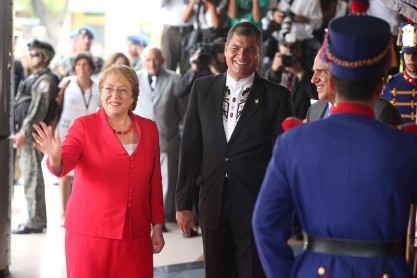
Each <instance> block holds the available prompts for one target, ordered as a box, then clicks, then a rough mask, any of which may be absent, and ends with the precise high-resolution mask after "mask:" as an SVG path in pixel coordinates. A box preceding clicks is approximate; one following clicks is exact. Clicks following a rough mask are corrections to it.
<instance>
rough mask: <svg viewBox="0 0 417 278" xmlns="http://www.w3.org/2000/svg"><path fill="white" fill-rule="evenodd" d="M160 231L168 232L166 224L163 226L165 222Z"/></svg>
mask: <svg viewBox="0 0 417 278" xmlns="http://www.w3.org/2000/svg"><path fill="white" fill-rule="evenodd" d="M162 232H163V233H167V232H169V230H168V229H167V226H165V224H163V225H162Z"/></svg>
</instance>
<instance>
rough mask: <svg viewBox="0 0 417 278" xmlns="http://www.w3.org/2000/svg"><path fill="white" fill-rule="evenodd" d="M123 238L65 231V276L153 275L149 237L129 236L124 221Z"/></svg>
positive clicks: (130, 277)
mask: <svg viewBox="0 0 417 278" xmlns="http://www.w3.org/2000/svg"><path fill="white" fill-rule="evenodd" d="M126 223H127V225H125V232H124V235H123V239H121V240H119V239H109V238H102V237H94V236H88V235H82V234H77V233H71V232H69V231H67V232H66V234H65V253H66V261H67V277H68V278H96V277H100V278H113V277H114V278H116V277H117V278H118V277H124V278H138V277H141V278H142V277H143V278H148V277H153V248H152V240H151V237H150V236H149V237H142V238H138V239H130V234H129V233H128V232H127V231H129V230H130V229H129V227H128V226H129V224H128V223H129V221H126Z"/></svg>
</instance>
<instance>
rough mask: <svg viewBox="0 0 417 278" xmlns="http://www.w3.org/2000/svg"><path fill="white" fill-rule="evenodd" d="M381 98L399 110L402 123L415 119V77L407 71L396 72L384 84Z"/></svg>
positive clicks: (416, 103) (416, 101) (416, 98)
mask: <svg viewBox="0 0 417 278" xmlns="http://www.w3.org/2000/svg"><path fill="white" fill-rule="evenodd" d="M382 97H383V98H385V99H386V100H389V101H391V103H392V104H393V105H394V106H395V108H397V110H398V112H400V114H401V117H402V118H403V121H404V123H415V122H416V119H417V115H416V108H417V79H414V78H412V77H411V76H410V75H409V74H408V73H407V71H404V72H402V73H398V74H396V75H395V76H394V77H393V78H392V79H391V80H390V81H389V82H388V83H387V85H386V86H385V89H384V92H383V96H382Z"/></svg>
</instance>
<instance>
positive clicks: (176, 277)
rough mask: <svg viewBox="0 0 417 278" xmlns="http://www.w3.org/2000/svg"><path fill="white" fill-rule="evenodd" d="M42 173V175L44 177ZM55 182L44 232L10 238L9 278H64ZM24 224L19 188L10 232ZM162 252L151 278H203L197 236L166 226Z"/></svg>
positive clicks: (50, 183) (49, 189)
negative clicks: (188, 235)
mask: <svg viewBox="0 0 417 278" xmlns="http://www.w3.org/2000/svg"><path fill="white" fill-rule="evenodd" d="M46 172H47V170H46V171H44V173H46ZM55 181H56V179H55V178H53V177H52V176H50V175H49V174H46V175H45V182H46V189H45V191H46V203H47V214H48V229H47V231H46V232H45V233H43V234H32V235H12V237H11V265H10V268H9V269H10V272H11V274H10V277H11V278H64V277H66V271H65V253H64V235H65V230H64V228H62V227H61V223H60V222H61V220H60V199H59V188H58V186H56V185H53V184H54V182H55ZM25 220H26V200H25V198H24V194H23V187H22V186H21V185H17V186H14V196H13V201H12V229H14V228H16V227H17V225H18V224H19V223H23V222H24V221H25ZM167 228H168V230H169V232H167V233H164V238H165V242H166V244H165V248H164V249H163V250H162V252H161V253H160V254H157V255H154V266H155V268H154V275H155V278H201V277H204V269H203V261H202V254H203V246H202V241H201V236H198V237H194V238H184V237H183V236H182V233H181V231H180V229H179V228H178V226H177V225H176V224H175V223H167ZM292 244H295V246H293V249H294V252H295V253H298V252H300V251H301V248H302V246H301V244H302V243H301V242H295V243H292Z"/></svg>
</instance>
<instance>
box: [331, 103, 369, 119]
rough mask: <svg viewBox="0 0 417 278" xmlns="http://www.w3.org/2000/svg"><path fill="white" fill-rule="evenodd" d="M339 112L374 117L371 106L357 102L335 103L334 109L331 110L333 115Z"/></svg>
mask: <svg viewBox="0 0 417 278" xmlns="http://www.w3.org/2000/svg"><path fill="white" fill-rule="evenodd" d="M339 113H348V114H356V115H361V116H365V117H369V118H371V119H375V116H374V111H372V109H371V108H369V107H368V106H365V105H362V104H357V103H351V102H342V103H339V104H337V105H336V107H335V109H334V110H333V115H335V114H339Z"/></svg>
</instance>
